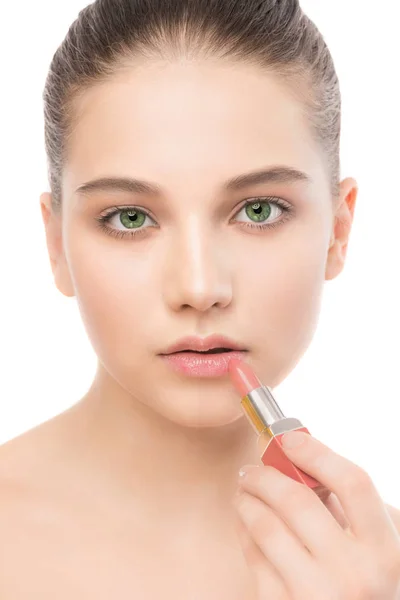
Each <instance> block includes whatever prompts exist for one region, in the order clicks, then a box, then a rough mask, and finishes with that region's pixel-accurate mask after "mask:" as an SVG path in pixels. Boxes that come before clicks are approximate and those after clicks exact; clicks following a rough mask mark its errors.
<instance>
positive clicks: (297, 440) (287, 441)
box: [282, 431, 307, 449]
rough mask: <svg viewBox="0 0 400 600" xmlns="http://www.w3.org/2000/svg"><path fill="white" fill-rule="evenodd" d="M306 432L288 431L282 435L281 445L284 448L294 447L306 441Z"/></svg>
mask: <svg viewBox="0 0 400 600" xmlns="http://www.w3.org/2000/svg"><path fill="white" fill-rule="evenodd" d="M306 435H307V434H306V433H305V432H304V431H288V432H287V433H285V434H284V435H283V437H282V446H283V447H284V448H289V449H291V448H296V447H297V446H300V445H301V444H303V442H305V441H306Z"/></svg>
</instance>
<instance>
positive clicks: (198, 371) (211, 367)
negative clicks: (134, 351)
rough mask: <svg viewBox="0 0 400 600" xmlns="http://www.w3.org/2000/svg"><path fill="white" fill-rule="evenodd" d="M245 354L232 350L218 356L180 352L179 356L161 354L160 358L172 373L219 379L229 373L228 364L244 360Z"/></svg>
mask: <svg viewBox="0 0 400 600" xmlns="http://www.w3.org/2000/svg"><path fill="white" fill-rule="evenodd" d="M244 355H245V352H240V351H238V350H234V351H232V352H221V353H220V354H204V355H201V354H196V353H195V352H181V353H179V354H163V355H161V358H162V359H163V361H165V362H166V363H167V364H168V366H170V367H171V368H172V369H173V370H174V371H178V372H179V373H183V374H185V375H189V376H190V377H221V376H222V375H226V374H227V373H228V371H229V362H230V361H231V360H232V359H233V358H236V359H238V360H241V361H242V360H243V359H244Z"/></svg>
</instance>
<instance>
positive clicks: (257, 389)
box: [229, 359, 331, 501]
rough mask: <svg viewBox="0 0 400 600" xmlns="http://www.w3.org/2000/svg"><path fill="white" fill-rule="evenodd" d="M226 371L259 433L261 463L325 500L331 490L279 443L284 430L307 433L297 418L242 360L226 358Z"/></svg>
mask: <svg viewBox="0 0 400 600" xmlns="http://www.w3.org/2000/svg"><path fill="white" fill-rule="evenodd" d="M229 374H230V376H231V378H232V381H233V384H234V386H235V388H236V389H237V391H238V392H239V394H240V396H241V398H242V400H241V406H242V408H243V410H244V413H245V415H246V417H247V419H248V420H249V422H250V424H251V425H252V427H253V429H254V430H255V432H256V434H257V435H258V436H259V437H258V440H257V446H258V447H259V449H260V451H261V452H262V455H261V461H262V463H263V464H264V465H269V466H272V467H275V468H276V469H278V470H279V471H281V472H282V473H284V475H287V476H288V477H291V478H292V479H294V480H295V481H298V482H299V483H304V484H305V485H307V486H308V487H309V488H311V489H312V490H313V491H314V492H315V493H316V494H317V496H318V497H319V498H320V499H321V500H322V501H325V500H326V499H327V498H328V496H329V495H330V493H331V492H330V490H329V489H328V488H326V487H325V486H324V485H322V484H321V483H320V482H319V481H317V480H316V479H314V477H311V475H308V473H305V472H304V471H302V470H301V469H299V467H297V466H296V465H294V464H293V463H292V462H291V460H290V459H289V458H288V457H287V455H286V454H285V451H284V449H283V447H282V436H283V435H284V434H285V433H286V432H287V431H293V430H295V429H296V430H299V431H305V432H306V433H310V432H309V431H308V429H307V428H306V427H304V426H303V424H302V423H301V421H299V419H295V418H292V417H285V415H284V414H283V412H282V410H281V409H280V407H279V406H278V404H277V402H276V400H275V398H274V397H273V395H272V392H271V390H270V388H269V387H267V386H265V385H263V384H262V383H261V382H260V380H259V379H258V377H257V376H256V374H255V373H254V372H253V370H252V369H251V368H250V367H249V365H248V364H247V363H245V362H243V361H241V360H236V359H232V360H231V361H230V362H229Z"/></svg>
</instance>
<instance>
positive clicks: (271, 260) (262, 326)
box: [239, 238, 326, 386]
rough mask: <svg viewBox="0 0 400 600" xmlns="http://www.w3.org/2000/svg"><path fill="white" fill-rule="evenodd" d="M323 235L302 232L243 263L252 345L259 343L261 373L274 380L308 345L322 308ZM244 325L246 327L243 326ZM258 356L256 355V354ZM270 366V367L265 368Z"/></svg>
mask: <svg viewBox="0 0 400 600" xmlns="http://www.w3.org/2000/svg"><path fill="white" fill-rule="evenodd" d="M325 263H326V251H325V250H324V241H323V240H322V239H321V240H317V239H315V238H314V239H313V241H312V242H311V243H307V241H306V240H305V239H304V238H303V239H302V240H301V241H300V240H298V243H295V242H294V240H292V243H291V244H289V243H288V244H287V245H286V246H285V244H284V243H283V242H282V241H280V242H279V244H278V243H277V244H276V246H275V247H273V246H272V245H270V251H269V252H266V254H265V256H264V257H262V256H261V257H260V255H259V254H258V259H257V261H256V262H255V261H254V260H253V261H252V264H251V268H250V267H249V263H247V269H245V268H244V264H243V268H242V276H241V280H240V281H241V283H240V296H241V298H240V299H239V304H240V305H242V306H243V307H246V309H245V310H246V314H247V326H246V324H245V322H243V329H242V330H243V331H246V329H248V328H249V327H250V331H251V334H250V336H249V339H251V340H252V343H253V345H254V348H256V349H259V351H260V354H259V359H260V364H261V365H263V366H260V374H262V369H263V368H264V373H265V376H266V377H267V376H268V373H269V376H270V377H272V374H274V377H275V376H276V377H277V378H278V379H279V381H274V382H273V381H271V380H270V381H269V385H271V386H276V385H278V383H280V381H281V380H282V379H284V377H285V376H286V374H287V373H289V372H290V371H291V370H292V369H293V367H294V366H295V364H296V363H297V362H298V360H299V359H300V357H301V355H302V354H303V353H304V352H305V350H306V349H307V347H308V345H309V343H310V341H311V339H312V337H313V334H314V332H315V328H316V326H317V321H318V315H319V312H320V308H321V300H322V291H323V285H324V281H325ZM245 327H246V328H245ZM257 358H258V356H257ZM265 369H267V371H265Z"/></svg>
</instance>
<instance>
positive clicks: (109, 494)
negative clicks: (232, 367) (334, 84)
mask: <svg viewBox="0 0 400 600" xmlns="http://www.w3.org/2000/svg"><path fill="white" fill-rule="evenodd" d="M74 115H75V117H76V122H75V127H74V130H73V132H72V135H71V136H70V138H69V140H68V153H67V160H66V164H65V166H64V171H63V179H62V190H63V205H62V213H61V214H60V215H58V214H57V213H54V212H53V210H52V207H51V195H50V193H48V192H44V193H43V194H42V195H41V197H40V207H41V211H42V216H43V222H44V225H45V233H46V241H47V247H48V252H49V258H50V264H51V268H52V272H53V276H54V281H55V284H56V286H57V289H58V290H59V291H60V293H61V294H63V295H64V296H66V297H71V298H72V297H74V298H76V300H77V305H78V308H79V310H80V314H81V316H82V320H83V324H84V326H85V329H86V332H87V334H88V337H89V340H90V342H91V344H92V346H93V349H94V351H95V353H96V356H97V358H98V365H97V372H96V375H95V378H94V380H93V383H92V385H91V386H90V389H89V390H88V391H87V393H86V394H85V395H84V397H83V398H81V400H80V401H79V402H77V403H75V404H74V405H73V406H72V407H71V408H70V409H69V410H67V411H65V412H64V413H62V414H61V415H58V416H57V417H55V418H53V419H50V420H49V421H48V422H46V423H43V424H41V425H40V426H38V427H36V428H34V429H33V430H31V431H29V432H26V433H24V434H23V435H22V436H19V437H18V438H16V439H14V440H10V441H9V442H7V443H6V444H4V445H3V446H2V447H1V448H0V485H1V490H2V491H1V494H0V498H1V502H2V510H0V531H1V536H0V552H1V557H0V597H1V598H2V600H3V599H4V600H20V599H21V600H22V599H23V600H25V599H26V598H27V597H29V598H40V599H41V600H47V599H51V600H53V599H54V598H57V599H58V600H64V598H65V600H67V599H68V600H70V599H71V598H74V599H76V600H81V599H82V600H83V599H85V600H86V599H87V598H88V597H93V598H96V600H106V599H107V600H109V598H111V597H115V598H119V599H121V600H122V599H124V598H132V597H140V598H141V599H142V600H147V599H150V598H155V597H160V596H161V595H162V597H163V598H190V599H191V600H199V599H201V600H203V599H204V598H207V600H221V598H229V599H230V600H254V599H256V600H259V597H260V595H259V593H258V592H257V590H256V579H255V577H254V572H253V569H252V568H249V566H248V564H247V562H246V560H245V556H244V554H243V549H242V545H241V543H240V540H239V539H238V536H237V531H236V526H237V525H238V524H239V523H240V522H241V521H240V519H239V516H238V514H237V511H236V509H235V507H234V506H233V505H232V498H233V495H234V492H235V490H236V487H237V474H238V471H239V468H240V467H241V466H242V465H244V464H249V463H250V464H258V463H259V457H260V455H261V452H260V449H259V448H258V447H257V440H256V436H255V435H254V431H253V430H252V428H251V427H250V426H249V423H248V421H247V419H246V417H245V415H244V414H243V411H242V409H241V407H240V402H239V399H238V397H237V393H236V391H235V390H234V388H233V385H232V382H231V381H230V379H229V377H221V378H219V379H210V380H199V379H196V378H189V377H184V376H182V377H177V375H176V374H175V373H173V372H172V371H171V370H170V369H169V368H168V367H167V366H166V365H165V363H164V362H163V361H162V360H161V359H160V356H159V353H160V352H162V351H163V350H164V349H165V348H166V347H167V346H168V345H170V344H171V343H173V342H175V341H176V340H177V339H179V338H181V337H183V336H186V335H193V334H194V335H199V336H202V337H205V336H208V335H210V334H213V333H218V334H223V335H227V336H229V337H231V338H233V339H234V340H236V341H237V342H238V343H240V344H241V345H242V346H243V347H245V348H246V349H247V351H248V352H247V360H248V362H249V364H250V365H251V366H252V367H253V368H254V370H255V371H256V373H257V375H258V376H259V377H260V379H262V380H263V382H264V383H265V384H267V385H269V386H270V387H271V388H274V387H276V386H278V385H279V383H280V382H282V381H283V380H284V379H285V378H286V377H287V375H288V374H289V373H290V372H291V371H292V370H293V368H294V367H295V365H296V364H297V362H298V361H299V360H300V358H301V356H302V355H303V353H304V352H305V351H306V349H307V347H308V345H309V343H310V342H311V340H312V337H313V333H314V331H315V328H316V326H317V322H318V314H319V310H320V304H321V300H322V293H323V289H324V285H325V283H326V281H329V280H333V279H334V278H335V277H337V276H338V275H339V274H340V273H341V271H342V270H343V267H344V264H345V258H346V251H347V246H348V242H349V235H350V231H351V226H352V222H353V217H354V210H355V204H356V198H357V184H356V182H355V180H354V179H352V178H346V179H344V180H343V181H341V183H340V197H339V199H338V202H337V203H336V204H335V205H334V203H333V201H332V198H331V195H330V187H329V179H328V171H327V168H326V163H325V160H324V156H323V154H322V152H321V149H320V147H319V146H318V145H317V144H316V142H315V140H314V139H313V137H312V136H311V133H310V128H309V123H308V121H307V119H306V117H305V114H304V111H303V107H302V105H301V103H300V102H299V101H298V100H296V98H295V97H294V96H293V94H292V93H290V92H289V90H288V89H287V88H285V87H284V86H283V85H282V84H281V82H280V81H279V80H278V79H277V78H276V77H275V76H274V75H273V74H271V73H266V72H265V71H260V70H257V69H256V68H253V67H249V66H244V65H238V64H228V63H221V62H219V61H214V62H213V61H210V60H205V61H200V60H198V61H191V62H190V61H187V62H185V61H184V60H182V61H179V62H173V61H165V62H161V61H148V62H146V63H145V64H133V63H132V64H127V65H126V66H125V68H124V69H123V70H122V71H119V72H118V73H117V74H116V75H115V76H114V77H113V78H111V79H109V80H108V81H107V82H104V83H102V84H101V85H95V86H92V87H91V89H90V90H87V91H85V93H84V94H83V95H82V96H81V97H80V98H79V100H78V101H77V102H76V103H75V106H74ZM277 166H281V167H282V166H283V167H290V168H292V169H297V170H300V171H302V172H303V173H305V174H306V175H307V177H308V179H309V182H306V181H279V182H278V181H268V182H266V181H264V183H257V184H255V183H253V184H251V185H247V186H246V187H245V188H242V189H241V190H235V191H233V190H228V189H226V188H225V187H224V182H225V181H227V180H228V179H231V178H233V177H236V176H237V175H239V174H243V173H249V172H252V171H256V170H260V169H267V168H273V167H277ZM99 177H131V178H133V177H135V178H139V179H142V180H146V181H151V182H153V183H155V184H157V185H158V187H159V189H158V190H157V191H154V192H153V193H150V192H146V193H145V192H144V191H142V192H141V193H140V192H139V191H136V192H133V191H131V192H128V191H125V192H123V191H116V190H110V189H109V190H103V191H96V192H92V193H91V194H88V193H86V194H83V193H81V191H79V188H81V186H82V185H83V184H85V183H87V182H89V181H91V180H93V179H97V178H99ZM266 197H268V198H269V199H270V200H271V199H272V201H274V200H275V199H276V200H278V201H284V202H285V203H286V204H287V206H289V207H290V208H291V209H292V212H291V213H290V216H288V214H287V213H285V214H284V213H283V212H282V209H281V208H279V207H278V206H276V205H275V204H271V205H270V207H271V211H272V212H271V214H270V216H269V218H268V223H275V224H278V223H279V224H278V226H277V227H274V228H272V227H269V228H264V229H263V230H260V229H256V228H254V227H251V226H250V225H252V223H251V222H250V219H249V217H248V216H247V215H246V212H245V210H244V206H245V203H246V202H250V201H252V200H254V199H261V198H266ZM263 206H264V207H265V206H266V205H263ZM114 207H123V208H124V207H125V209H126V210H129V208H130V207H134V208H135V207H136V209H138V210H145V211H147V213H148V214H149V215H150V216H149V218H147V219H146V221H145V222H143V224H142V225H141V231H140V233H139V235H135V236H134V237H129V236H126V237H125V238H121V237H115V236H113V235H111V234H110V231H111V230H113V231H114V232H115V231H116V230H118V234H122V233H123V232H124V231H125V233H126V231H127V228H126V226H124V225H123V223H126V222H127V221H126V218H127V215H126V212H125V213H124V215H125V216H124V219H122V213H120V215H119V216H118V215H114V216H113V217H112V219H111V220H110V221H109V223H108V227H109V228H110V230H107V231H106V230H104V229H101V228H100V227H99V221H98V219H99V218H100V217H102V216H104V215H105V213H106V212H107V213H108V212H109V211H110V210H112V209H113V208H114ZM119 217H121V218H119ZM286 217H287V218H286ZM283 218H285V220H283ZM130 233H131V232H130V231H129V235H130ZM62 343H63V340H62V339H60V344H62ZM55 351H57V350H56V349H55ZM44 376H46V373H45V372H44ZM65 376H66V377H73V376H74V374H73V369H72V370H71V371H70V369H69V366H68V365H65ZM62 385H63V383H62V382H60V386H62ZM37 393H38V394H40V390H38V391H37ZM30 394H32V391H30ZM332 456H334V455H333V454H332ZM311 462H312V461H311ZM311 462H310V464H308V463H307V465H306V470H307V468H310V470H311V471H312V469H313V467H312V464H311ZM339 467H340V469H338V471H341V472H340V473H339V472H337V473H336V474H335V475H334V476H333V475H329V478H328V481H327V483H328V484H333V486H334V488H335V489H336V490H337V492H338V496H339V497H340V500H345V499H346V498H347V497H348V494H350V493H351V496H352V498H353V497H354V499H353V502H356V500H355V498H356V497H357V494H359V493H360V492H358V493H355V492H353V483H352V479H351V478H350V481H349V479H348V475H347V473H348V472H347V469H348V465H347V463H343V462H340V463H339ZM353 470H354V472H355V473H356V474H358V473H359V471H358V470H357V468H356V467H354V468H353ZM270 475H271V474H270ZM266 476H267V474H266ZM344 476H345V477H344ZM343 477H344V479H343V482H344V481H346V485H345V487H340V486H339V485H338V483H337V482H338V481H341V480H342V478H343ZM281 484H282V486H284V485H287V486H288V487H289V489H290V490H293V492H294V494H295V497H299V496H300V494H302V497H301V505H302V506H309V507H310V512H308V510H307V509H306V510H305V511H304V510H303V511H298V510H297V506H296V510H294V504H293V502H292V500H291V499H290V496H291V495H290V494H287V495H286V496H285V498H286V503H285V504H284V505H282V510H285V511H287V513H288V514H289V513H290V515H291V518H292V519H296V522H299V521H298V520H299V519H301V520H302V521H304V522H305V523H307V524H308V523H309V519H310V518H311V514H312V513H314V512H315V518H316V519H317V518H318V520H319V521H320V522H321V527H323V528H324V530H325V531H326V532H327V531H328V530H329V531H328V533H329V535H330V536H331V537H332V535H334V536H336V539H342V538H340V536H339V533H341V532H338V531H337V530H335V529H334V526H333V524H332V520H330V519H329V514H331V515H332V516H333V515H335V521H336V522H338V523H339V522H341V523H342V522H343V516H341V513H340V510H339V508H338V505H337V503H336V506H334V505H332V506H331V507H330V508H328V511H326V510H325V507H324V510H325V512H324V511H323V512H322V513H321V510H322V507H321V506H320V505H317V504H316V503H315V501H314V499H313V497H312V496H311V495H310V493H309V491H307V490H306V489H302V490H301V491H300V490H299V489H298V487H296V486H294V487H293V485H292V482H291V481H282V480H278V479H276V493H277V494H278V495H279V494H280V493H281V491H280V488H281ZM260 485H261V484H260ZM343 485H344V483H343ZM290 486H292V487H290ZM265 487H268V488H269V486H263V488H265ZM273 487H274V486H273ZM260 490H261V487H260ZM371 494H372V496H371ZM371 497H372V498H373V497H374V494H373V493H372V492H371V488H370V487H367V491H366V493H365V504H363V502H364V495H363V500H362V501H361V505H362V506H363V507H364V508H365V510H367V511H369V512H370V517H371V519H372V517H373V515H374V514H375V512H376V505H377V506H378V508H379V507H380V504H379V502H376V503H375V504H373V505H371V503H370V500H369V499H370V498H371ZM273 501H274V500H273V498H267V497H266V496H265V494H264V496H263V500H262V503H261V504H258V506H259V508H260V509H261V508H262V509H263V510H262V514H263V515H264V518H263V523H264V525H263V526H262V527H261V528H260V529H261V534H262V536H263V537H265V544H266V545H268V544H269V543H270V541H269V538H268V535H265V532H266V529H268V527H267V528H266V527H265V523H266V522H268V519H269V518H271V515H270V512H269V511H268V505H269V504H270V503H271V504H272V503H273ZM260 502H261V501H260ZM338 502H339V500H338ZM307 503H308V504H307ZM387 509H388V511H389V513H390V516H391V518H392V520H393V523H394V524H396V527H397V528H399V527H400V525H399V521H400V519H399V517H398V515H399V513H398V511H397V510H396V509H394V508H391V507H387ZM280 514H281V515H282V513H280ZM383 515H385V513H383ZM313 518H314V517H313ZM265 519H267V521H265ZM278 519H279V520H278V521H276V524H277V528H276V529H277V531H276V536H277V539H278V540H279V539H280V540H282V539H284V537H283V538H282V535H284V533H283V532H282V531H281V532H280V533H279V528H278V525H279V524H280V523H281V517H280V516H279V517H278ZM260 523H261V521H260ZM377 527H378V529H379V528H381V529H382V528H383V529H382V532H383V533H384V532H386V531H387V529H388V528H389V531H390V525H388V522H387V520H385V518H384V516H382V518H381V519H380V524H379V523H378V524H377ZM310 534H312V530H311V532H310ZM296 535H297V538H298V534H296ZM303 535H304V533H303ZM342 535H343V536H344V534H342ZM393 535H394V534H393ZM393 535H392V534H391V535H390V536H389V538H390V542H391V545H392V547H394V546H395V541H394V539H393ZM279 536H281V537H279ZM244 537H245V539H246V540H247V541H250V540H251V536H249V535H248V534H247V533H245V534H244ZM297 538H294V539H293V541H292V548H293V545H294V549H293V552H291V553H290V554H288V555H287V565H286V569H287V571H286V574H285V575H283V577H282V574H280V573H278V576H277V575H275V573H273V572H272V573H270V572H269V570H268V568H266V565H267V564H269V562H270V561H273V560H275V561H277V560H279V554H276V556H275V558H273V557H271V558H267V557H266V556H265V555H264V557H263V563H262V564H263V567H265V568H263V573H264V575H263V580H262V581H263V585H264V587H267V588H268V586H269V584H268V581H269V582H270V585H271V586H272V585H275V586H278V587H279V586H281V583H280V582H281V581H284V582H285V585H286V581H287V580H288V577H290V575H289V573H292V575H291V576H292V578H293V580H295V578H296V576H297V575H296V574H297V568H296V561H297V559H298V558H299V554H298V553H300V556H301V548H299V545H300V544H301V541H300V544H299V542H298V541H297V546H296V543H295V542H296V539H297ZM300 538H301V540H302V539H303V538H302V537H301V534H300ZM300 538H298V539H300ZM304 541H305V538H304ZM345 547H346V548H348V549H349V552H350V554H349V557H350V558H351V557H352V556H353V554H354V553H352V550H350V545H349V544H348V545H347V546H345V543H344V542H343V543H341V544H339V546H336V549H335V552H336V554H337V553H339V555H340V556H341V555H342V551H343V548H345ZM277 548H278V545H277ZM166 549H168V550H167V551H166ZM296 549H297V551H298V552H297V553H296V552H295V550H296ZM371 553H372V550H371ZM272 554H273V553H272ZM160 557H161V558H162V559H160ZM307 564H308V567H309V569H308V573H311V575H312V577H314V583H315V585H316V586H319V588H318V589H319V590H320V591H321V589H323V588H322V587H321V586H322V582H321V572H323V571H321V568H320V567H318V568H317V567H315V568H312V566H311V564H310V563H307ZM271 565H272V562H271ZM312 565H314V563H312ZM290 581H292V580H290ZM322 581H323V580H322ZM310 582H312V580H310ZM279 589H282V588H281V587H279ZM290 590H291V591H293V586H292V588H290ZM291 591H289V592H288V593H289V594H290V593H291ZM324 592H325V590H324ZM257 595H258V596H257ZM266 597H267V598H269V597H271V595H267V596H266ZM272 597H274V595H273V594H272ZM289 597H290V596H289ZM297 597H298V596H297ZM262 600H264V597H263V596H262ZM307 600H308V597H307Z"/></svg>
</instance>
